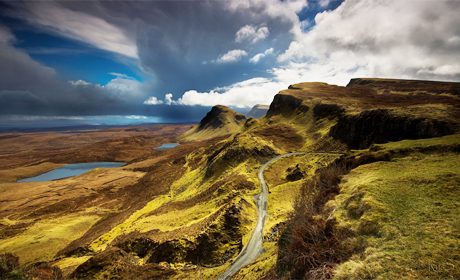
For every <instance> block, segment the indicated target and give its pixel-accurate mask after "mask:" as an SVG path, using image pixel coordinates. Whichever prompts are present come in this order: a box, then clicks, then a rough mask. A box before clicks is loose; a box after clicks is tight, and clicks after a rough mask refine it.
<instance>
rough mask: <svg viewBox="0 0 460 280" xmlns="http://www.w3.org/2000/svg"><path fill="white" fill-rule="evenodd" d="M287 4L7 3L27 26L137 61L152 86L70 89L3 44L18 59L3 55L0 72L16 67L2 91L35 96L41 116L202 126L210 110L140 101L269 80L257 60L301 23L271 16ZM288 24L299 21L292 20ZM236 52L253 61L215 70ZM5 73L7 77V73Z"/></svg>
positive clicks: (279, 48)
mask: <svg viewBox="0 0 460 280" xmlns="http://www.w3.org/2000/svg"><path fill="white" fill-rule="evenodd" d="M280 3H281V2H279V1H261V0H257V1H256V0H253V1H231V2H227V1H89V2H88V1H85V2H79V1H56V2H54V1H46V2H35V1H33V2H28V1H24V2H7V5H8V9H7V10H5V11H7V12H6V13H7V14H8V15H9V16H11V17H15V18H19V19H22V20H24V21H25V22H27V23H28V24H29V25H31V26H33V27H34V28H37V30H40V32H46V33H49V34H53V35H55V36H64V37H67V38H71V39H74V40H78V41H82V42H84V43H87V44H90V45H92V46H94V47H97V48H100V49H103V50H107V51H110V52H113V53H116V54H119V55H125V56H128V57H134V58H138V63H139V66H140V67H141V68H142V69H143V70H144V71H146V72H148V73H150V74H152V75H153V78H152V80H150V81H147V82H145V83H142V84H141V83H139V82H137V81H132V80H131V79H130V78H129V77H128V78H123V76H122V75H120V76H119V77H117V78H116V79H114V80H113V81H111V82H109V84H107V85H96V84H91V83H88V82H86V81H79V80H78V79H76V80H75V81H70V82H69V81H63V80H61V78H59V75H58V74H56V73H55V72H54V70H53V69H52V68H49V67H46V66H45V65H42V64H40V63H38V62H36V61H34V60H33V59H32V58H31V57H30V56H29V55H28V54H27V53H25V52H24V51H21V50H18V49H15V48H14V46H13V44H11V39H8V40H7V39H5V40H4V41H3V42H2V45H1V47H2V48H6V49H7V50H8V51H9V52H11V53H12V54H13V55H11V54H8V55H6V52H2V55H0V63H1V62H5V61H6V60H8V59H9V60H8V61H7V63H2V65H8V67H9V69H10V70H11V71H9V72H8V73H9V74H8V75H9V76H5V78H4V79H3V80H2V79H1V78H0V89H3V90H13V91H14V90H28V91H29V92H30V93H31V94H33V95H34V96H37V97H38V98H40V99H43V100H48V101H49V104H46V106H45V104H41V105H37V106H36V108H35V110H34V111H35V112H36V113H40V112H41V114H64V115H72V114H76V115H85V114H86V115H91V114H98V115H100V114H146V115H152V116H161V117H164V118H165V119H168V120H180V119H184V118H185V119H191V120H199V119H200V118H201V116H202V115H203V113H205V112H206V110H208V109H209V108H208V107H203V108H197V107H187V108H185V107H184V106H178V107H176V106H174V105H172V106H166V105H161V106H148V105H144V104H143V102H144V101H145V100H147V99H148V98H149V97H150V96H156V97H158V98H159V99H160V98H161V99H162V98H163V97H164V96H165V94H167V93H173V94H174V96H175V97H176V98H177V97H180V96H181V95H182V94H183V93H184V92H186V91H189V90H201V91H203V90H204V91H206V90H210V89H213V88H215V87H219V86H220V87H223V86H228V85H229V84H232V83H236V82H238V81H241V80H243V79H248V78H251V77H255V76H261V75H262V76H268V75H269V74H267V73H266V72H265V70H266V67H267V64H265V65H263V63H259V64H258V65H255V63H254V60H252V62H250V59H251V58H252V57H253V56H255V55H257V54H259V53H264V52H265V51H266V50H267V49H269V48H272V49H273V50H274V52H278V53H281V52H283V51H285V50H286V49H287V47H288V46H289V42H290V41H292V39H293V38H294V36H293V34H292V33H290V30H291V29H293V26H294V23H295V20H291V19H289V17H288V16H286V13H288V12H289V11H288V12H286V11H284V10H283V9H276V8H275V9H272V5H273V4H276V5H280ZM269 4H271V5H269ZM284 6H286V5H284ZM289 15H290V16H293V15H294V16H295V13H293V12H292V11H291V12H290V14H289ZM243 27H247V28H249V30H251V28H252V29H253V30H254V34H252V33H250V32H249V33H247V34H246V33H245V34H243V33H242V31H240V30H241V29H242V28H243ZM239 31H240V32H239ZM238 32H239V33H238ZM4 33H5V38H6V36H7V35H8V36H13V35H12V32H9V31H7V32H4ZM237 33H238V34H240V35H239V36H240V38H239V39H238V38H237ZM241 34H243V35H244V36H243V35H241ZM251 36H253V37H254V36H258V37H254V38H253V37H251ZM13 37H14V36H13ZM233 50H242V52H244V53H245V54H246V55H245V57H244V58H242V59H240V60H239V61H234V62H233V63H213V61H217V60H218V59H219V58H222V57H223V56H224V55H225V54H227V53H231V52H232V51H233ZM30 51H31V52H33V50H30ZM3 54H5V55H3ZM259 57H260V56H259ZM270 59H271V61H275V56H274V55H273V56H270V57H266V58H265V60H267V61H268V60H270ZM222 61H223V62H226V61H224V60H222ZM0 67H2V66H0ZM254 70H256V71H254ZM0 71H1V72H2V73H7V69H1V68H0ZM19 73H24V74H23V75H19ZM121 74H123V73H121ZM17 110H18V111H17V112H16V113H18V114H21V113H24V114H27V110H25V109H24V110H20V108H18V109H17Z"/></svg>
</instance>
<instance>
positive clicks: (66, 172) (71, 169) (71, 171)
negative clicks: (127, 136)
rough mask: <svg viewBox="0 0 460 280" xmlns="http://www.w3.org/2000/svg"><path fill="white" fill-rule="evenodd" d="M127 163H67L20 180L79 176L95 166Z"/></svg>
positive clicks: (33, 180)
mask: <svg viewBox="0 0 460 280" xmlns="http://www.w3.org/2000/svg"><path fill="white" fill-rule="evenodd" d="M125 164H126V163H124V162H88V163H75V164H67V165H64V166H62V167H59V168H56V169H54V170H51V171H50V172H46V173H43V174H41V175H39V176H36V177H31V178H26V179H21V180H18V182H19V183H21V182H43V181H51V180H56V179H62V178H67V177H72V176H77V175H80V174H83V173H85V172H88V171H90V170H93V169H95V168H100V167H102V168H113V167H121V166H123V165H125Z"/></svg>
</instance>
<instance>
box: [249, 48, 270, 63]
mask: <svg viewBox="0 0 460 280" xmlns="http://www.w3.org/2000/svg"><path fill="white" fill-rule="evenodd" d="M272 53H273V48H269V49H267V50H266V51H265V52H263V53H258V54H256V55H255V56H253V57H252V58H251V59H249V61H250V62H252V63H254V64H256V63H258V62H259V61H260V60H261V59H262V58H264V57H265V56H267V55H269V54H272Z"/></svg>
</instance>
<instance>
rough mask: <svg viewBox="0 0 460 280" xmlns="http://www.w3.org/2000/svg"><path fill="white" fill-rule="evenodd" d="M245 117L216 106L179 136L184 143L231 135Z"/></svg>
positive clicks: (241, 124)
mask: <svg viewBox="0 0 460 280" xmlns="http://www.w3.org/2000/svg"><path fill="white" fill-rule="evenodd" d="M245 121H246V117H245V116H244V115H242V114H240V113H237V112H235V111H233V110H232V109H230V108H228V107H226V106H222V105H216V106H214V107H213V108H212V109H211V111H209V112H208V114H206V116H205V117H204V118H203V119H202V120H201V121H200V123H199V124H198V125H196V126H194V127H192V128H191V129H190V130H189V131H187V132H186V133H184V134H183V135H182V136H181V139H183V140H186V141H192V140H195V141H196V140H207V139H210V138H214V137H218V136H223V135H228V134H231V133H233V132H235V131H237V130H238V129H239V128H241V127H242V126H243V125H244V123H245Z"/></svg>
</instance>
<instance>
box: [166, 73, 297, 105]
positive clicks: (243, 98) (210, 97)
mask: <svg viewBox="0 0 460 280" xmlns="http://www.w3.org/2000/svg"><path fill="white" fill-rule="evenodd" d="M287 86H288V84H285V83H283V82H278V81H274V80H271V79H267V78H253V79H249V80H246V81H242V82H238V83H235V84H232V85H230V86H228V87H221V88H215V89H214V90H211V91H209V92H198V91H196V90H189V91H187V92H185V93H184V94H183V95H182V97H181V98H179V99H177V100H172V94H167V95H166V97H165V101H166V104H169V105H171V104H172V105H186V106H195V105H199V106H214V105H217V104H220V105H225V106H234V107H238V108H251V107H253V106H254V105H256V104H267V105H268V104H270V103H271V102H272V101H273V97H274V96H275V95H276V94H277V93H278V92H279V91H280V90H282V89H286V88H287Z"/></svg>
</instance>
